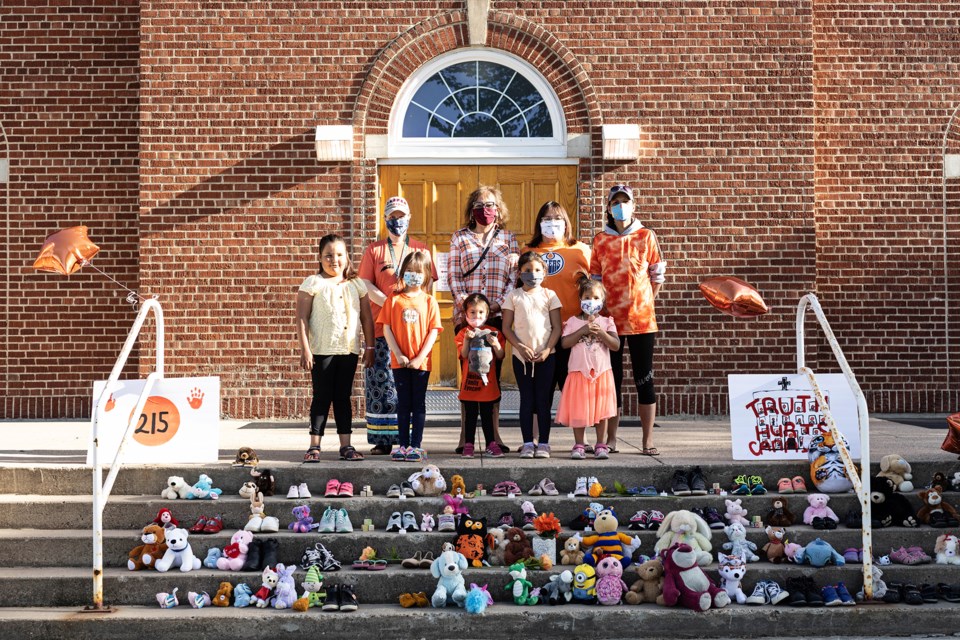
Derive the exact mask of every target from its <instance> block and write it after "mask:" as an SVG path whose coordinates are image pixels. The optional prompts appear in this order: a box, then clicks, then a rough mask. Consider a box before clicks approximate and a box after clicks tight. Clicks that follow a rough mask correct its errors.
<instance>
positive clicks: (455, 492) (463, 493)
mask: <svg viewBox="0 0 960 640" xmlns="http://www.w3.org/2000/svg"><path fill="white" fill-rule="evenodd" d="M450 495H451V496H453V497H454V498H456V497H457V496H460V497H461V498H466V497H467V485H466V483H465V482H464V481H463V476H461V475H455V476H453V477H451V478H450Z"/></svg>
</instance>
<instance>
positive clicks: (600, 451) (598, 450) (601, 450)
mask: <svg viewBox="0 0 960 640" xmlns="http://www.w3.org/2000/svg"><path fill="white" fill-rule="evenodd" d="M609 457H610V447H608V446H607V445H605V444H601V443H599V442H598V443H597V446H595V447H594V448H593V458H594V460H606V459H607V458H609Z"/></svg>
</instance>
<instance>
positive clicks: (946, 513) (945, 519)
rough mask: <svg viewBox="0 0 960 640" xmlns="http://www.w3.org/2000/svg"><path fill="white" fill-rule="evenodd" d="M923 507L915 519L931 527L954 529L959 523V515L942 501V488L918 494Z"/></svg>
mask: <svg viewBox="0 0 960 640" xmlns="http://www.w3.org/2000/svg"><path fill="white" fill-rule="evenodd" d="M917 495H918V496H920V501H921V502H922V503H923V506H922V507H920V511H918V512H917V519H918V520H920V522H922V523H924V524H929V525H930V526H931V527H937V528H944V527H955V526H957V524H958V521H960V515H958V514H957V510H956V509H954V508H953V505H952V504H950V503H949V502H947V501H946V500H944V499H943V488H942V487H940V486H936V487H932V488H930V489H924V490H923V491H920V492H919V493H918V494H917Z"/></svg>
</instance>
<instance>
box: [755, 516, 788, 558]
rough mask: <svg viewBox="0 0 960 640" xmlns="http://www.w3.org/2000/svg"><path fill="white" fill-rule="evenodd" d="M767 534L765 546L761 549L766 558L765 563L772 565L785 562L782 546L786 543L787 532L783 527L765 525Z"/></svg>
mask: <svg viewBox="0 0 960 640" xmlns="http://www.w3.org/2000/svg"><path fill="white" fill-rule="evenodd" d="M764 531H765V532H766V534H767V544H765V545H763V549H761V550H762V551H763V552H764V553H765V554H766V556H767V561H769V562H772V563H773V564H780V563H782V562H786V561H787V560H788V558H787V552H786V549H785V548H784V545H786V543H787V530H786V529H784V528H783V527H771V526H769V525H767V528H766V529H764Z"/></svg>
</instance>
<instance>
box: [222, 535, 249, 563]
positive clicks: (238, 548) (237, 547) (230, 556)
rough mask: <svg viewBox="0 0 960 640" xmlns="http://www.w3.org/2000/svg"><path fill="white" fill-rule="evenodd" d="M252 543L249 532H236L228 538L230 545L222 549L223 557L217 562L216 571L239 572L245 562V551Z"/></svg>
mask: <svg viewBox="0 0 960 640" xmlns="http://www.w3.org/2000/svg"><path fill="white" fill-rule="evenodd" d="M251 542H253V534H252V533H250V532H249V531H237V532H236V533H235V534H233V536H232V537H231V538H230V544H228V545H227V546H225V547H224V548H223V555H221V556H220V558H219V559H218V560H217V569H220V570H221V571H240V570H241V569H243V565H244V563H246V561H247V551H249V549H250V543H251Z"/></svg>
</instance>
